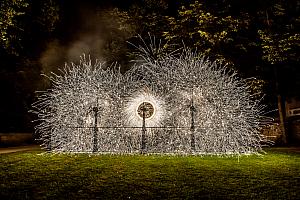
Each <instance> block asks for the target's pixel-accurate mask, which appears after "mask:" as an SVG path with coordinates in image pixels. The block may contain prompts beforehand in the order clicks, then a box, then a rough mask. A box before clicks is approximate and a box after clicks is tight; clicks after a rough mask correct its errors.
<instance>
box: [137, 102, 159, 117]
mask: <svg viewBox="0 0 300 200" xmlns="http://www.w3.org/2000/svg"><path fill="white" fill-rule="evenodd" d="M136 112H137V115H138V116H139V117H140V118H143V113H144V116H145V119H150V118H152V117H153V116H154V114H155V109H154V106H153V104H152V103H151V102H148V101H144V102H142V103H140V104H139V106H138V107H137V109H136Z"/></svg>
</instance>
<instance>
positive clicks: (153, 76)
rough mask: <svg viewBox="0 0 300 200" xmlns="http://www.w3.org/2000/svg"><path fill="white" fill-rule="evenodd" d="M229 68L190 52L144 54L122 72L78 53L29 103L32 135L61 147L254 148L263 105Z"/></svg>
mask: <svg viewBox="0 0 300 200" xmlns="http://www.w3.org/2000/svg"><path fill="white" fill-rule="evenodd" d="M142 50H143V49H142ZM226 70H227V69H226V67H224V66H223V65H222V64H217V63H216V62H210V61H209V60H207V59H204V58H201V57H199V56H198V55H197V54H195V53H193V52H191V51H189V50H187V49H184V50H183V51H182V52H181V53H180V54H179V55H172V54H165V55H163V56H161V57H159V58H156V59H153V58H152V57H151V55H150V54H147V52H146V53H145V54H143V56H142V62H138V63H137V64H136V65H135V66H134V67H132V69H131V70H130V71H128V72H127V73H126V74H121V73H120V71H119V70H118V69H117V68H116V67H108V68H107V67H105V66H103V64H101V63H99V62H96V63H94V64H92V62H91V61H90V59H86V58H85V57H83V58H82V59H81V62H80V64H79V65H76V64H71V65H70V66H68V65H66V66H65V68H64V70H62V73H61V75H55V74H53V76H52V77H49V78H50V80H51V81H52V83H53V87H52V89H50V90H48V91H46V92H43V93H42V94H41V95H40V96H39V100H38V101H37V102H36V103H35V104H34V105H33V107H34V111H33V112H35V113H36V114H37V115H38V117H39V122H40V123H39V125H37V126H36V132H37V134H38V135H40V139H41V141H42V142H43V145H44V147H45V148H47V149H49V150H52V151H58V152H65V151H67V152H95V151H96V152H102V153H104V152H108V153H138V152H142V153H177V154H191V153H192V154H216V155H224V154H225V155H229V154H248V153H256V152H259V151H260V150H261V143H262V142H263V140H264V139H263V138H262V137H261V136H260V134H259V132H260V128H261V126H262V120H261V119H262V118H261V112H262V110H263V106H261V105H260V104H259V102H258V101H256V100H253V99H252V98H251V96H250V94H249V93H248V86H247V85H246V84H245V82H244V81H243V80H241V79H239V78H238V77H237V76H236V74H235V73H234V72H232V71H226ZM95 123H96V124H95Z"/></svg>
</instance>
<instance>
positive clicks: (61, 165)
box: [0, 150, 300, 200]
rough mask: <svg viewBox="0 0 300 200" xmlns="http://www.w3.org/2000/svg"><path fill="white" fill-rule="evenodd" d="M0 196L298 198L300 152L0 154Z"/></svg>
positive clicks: (3, 197)
mask: <svg viewBox="0 0 300 200" xmlns="http://www.w3.org/2000/svg"><path fill="white" fill-rule="evenodd" d="M0 162H1V166H0V172H1V173H0V184H1V185H0V199H3V200H4V199H199V198H203V199H216V198H217V199H297V198H298V199H299V198H300V154H299V153H298V154H297V153H291V152H290V153H288V152H281V151H275V150H269V151H268V154H266V155H264V156H257V155H251V156H243V157H240V158H239V160H238V158H237V157H230V158H220V157H215V156H204V157H198V156H159V155H150V156H142V155H87V154H76V155H75V154H73V155H70V154H69V155H67V154H49V153H41V152H38V151H32V152H21V153H11V154H2V155H0Z"/></svg>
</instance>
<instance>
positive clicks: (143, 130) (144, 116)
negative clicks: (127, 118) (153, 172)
mask: <svg viewBox="0 0 300 200" xmlns="http://www.w3.org/2000/svg"><path fill="white" fill-rule="evenodd" d="M145 112H146V107H145V102H143V106H142V116H143V125H142V135H141V154H144V153H145V148H146V141H145V139H146V138H145V136H146V113H145Z"/></svg>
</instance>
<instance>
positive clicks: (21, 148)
mask: <svg viewBox="0 0 300 200" xmlns="http://www.w3.org/2000/svg"><path fill="white" fill-rule="evenodd" d="M38 149H41V147H40V146H39V145H28V146H19V147H7V148H0V154H5V153H14V152H19V151H30V150H38Z"/></svg>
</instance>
